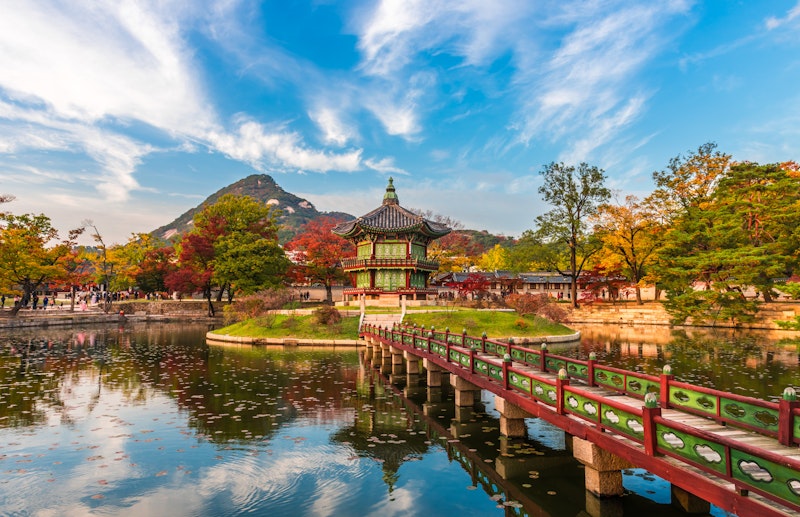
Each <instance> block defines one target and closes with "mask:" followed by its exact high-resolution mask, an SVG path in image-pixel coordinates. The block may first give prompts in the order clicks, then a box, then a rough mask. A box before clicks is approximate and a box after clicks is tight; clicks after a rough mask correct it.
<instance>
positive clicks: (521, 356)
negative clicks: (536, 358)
mask: <svg viewBox="0 0 800 517" xmlns="http://www.w3.org/2000/svg"><path fill="white" fill-rule="evenodd" d="M511 359H512V360H514V361H520V362H522V361H524V360H525V352H524V351H522V350H520V349H519V348H512V349H511Z"/></svg>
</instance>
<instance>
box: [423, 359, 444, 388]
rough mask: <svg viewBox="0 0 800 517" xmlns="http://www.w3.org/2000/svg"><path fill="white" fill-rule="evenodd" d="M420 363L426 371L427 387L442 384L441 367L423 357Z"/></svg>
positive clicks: (435, 386)
mask: <svg viewBox="0 0 800 517" xmlns="http://www.w3.org/2000/svg"><path fill="white" fill-rule="evenodd" d="M422 363H423V366H424V367H425V370H426V371H427V372H428V387H430V388H438V387H440V386H441V385H442V368H441V367H440V366H437V365H436V364H434V363H432V362H430V361H428V360H427V359H423V361H422Z"/></svg>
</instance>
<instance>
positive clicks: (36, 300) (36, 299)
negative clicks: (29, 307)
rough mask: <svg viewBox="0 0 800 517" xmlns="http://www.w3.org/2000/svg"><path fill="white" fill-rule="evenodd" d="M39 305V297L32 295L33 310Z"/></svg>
mask: <svg viewBox="0 0 800 517" xmlns="http://www.w3.org/2000/svg"><path fill="white" fill-rule="evenodd" d="M37 305H39V295H36V294H34V295H33V310H36V306H37Z"/></svg>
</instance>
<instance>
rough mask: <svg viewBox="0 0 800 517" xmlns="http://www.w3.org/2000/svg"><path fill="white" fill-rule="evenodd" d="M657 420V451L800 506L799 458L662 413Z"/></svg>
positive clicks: (749, 488) (780, 500) (786, 502)
mask: <svg viewBox="0 0 800 517" xmlns="http://www.w3.org/2000/svg"><path fill="white" fill-rule="evenodd" d="M653 423H654V424H655V427H654V432H655V434H656V441H657V447H656V451H657V452H659V453H661V454H664V455H667V456H671V457H673V458H678V459H680V460H681V461H685V462H687V463H690V464H692V465H694V466H696V467H698V468H700V469H701V470H704V471H706V472H710V473H713V474H716V475H719V476H721V477H723V478H725V479H727V480H729V481H732V482H733V483H734V484H736V485H737V486H742V485H744V486H745V487H746V488H747V489H748V490H752V491H753V492H757V493H759V494H761V495H763V496H765V497H768V498H770V499H773V500H776V501H779V502H781V503H782V504H786V505H788V506H789V507H791V508H793V509H795V510H800V479H798V478H800V476H798V473H800V461H799V460H797V459H795V458H792V457H787V456H784V455H782V454H778V453H776V452H772V451H769V450H766V449H761V448H759V447H755V446H753V445H750V444H747V443H744V442H740V441H737V440H735V439H732V438H729V437H726V436H718V435H716V434H714V433H710V432H708V431H704V430H702V429H696V428H694V427H691V426H689V425H686V424H683V423H681V422H676V421H674V420H670V419H667V418H664V417H662V416H660V415H656V416H654V417H653ZM689 437H691V438H690V439H687V438H689ZM687 444H688V445H690V447H686V445H687ZM715 446H716V447H715ZM720 446H721V447H722V449H720ZM734 464H735V467H736V468H734ZM776 481H778V482H776Z"/></svg>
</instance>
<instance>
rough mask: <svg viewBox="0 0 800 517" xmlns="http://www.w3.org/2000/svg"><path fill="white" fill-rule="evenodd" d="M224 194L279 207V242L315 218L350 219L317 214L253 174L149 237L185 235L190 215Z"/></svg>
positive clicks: (302, 201) (271, 181)
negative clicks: (251, 198)
mask: <svg viewBox="0 0 800 517" xmlns="http://www.w3.org/2000/svg"><path fill="white" fill-rule="evenodd" d="M225 194H235V195H244V196H250V197H253V198H255V199H257V200H258V201H261V202H263V203H269V204H271V205H274V206H275V207H276V208H280V210H281V216H280V219H279V221H280V224H281V230H280V232H279V238H280V241H281V242H282V243H283V242H286V241H288V240H289V239H291V238H292V237H293V236H294V235H295V234H296V233H297V232H298V231H299V230H300V228H301V227H302V226H303V225H304V224H306V223H307V222H309V221H311V220H313V219H316V218H317V217H321V216H324V215H327V216H333V217H338V218H340V219H353V218H354V217H353V216H352V215H350V214H346V213H343V212H320V211H318V210H317V209H316V208H314V205H312V204H311V202H309V201H308V200H305V199H302V198H299V197H297V196H295V195H294V194H292V193H289V192H286V191H285V190H283V189H282V188H281V187H280V185H278V184H277V183H275V180H274V179H272V177H271V176H268V175H267V174H253V175H252V176H248V177H246V178H244V179H242V180H239V181H237V182H236V183H233V184H231V185H228V186H227V187H225V188H222V189H220V190H218V191H217V192H215V193H214V194H212V195H210V196H209V197H208V198H207V199H206V200H205V201H203V202H202V203H200V204H199V205H198V206H196V207H194V208H192V209H191V210H187V211H186V212H185V213H183V214H182V215H181V216H180V217H178V218H177V219H175V220H174V221H172V222H171V223H169V224H166V225H164V226H162V227H161V228H157V229H155V230H153V232H152V233H153V235H155V236H157V237H160V238H162V239H166V240H169V239H171V238H172V237H174V236H176V235H179V234H182V233H185V232H187V231H188V230H189V229H190V228H191V225H192V218H193V217H194V214H195V213H197V212H198V211H200V210H202V208H203V207H204V206H206V205H211V204H214V203H215V202H216V201H217V200H218V199H219V198H221V197H222V196H224V195H225Z"/></svg>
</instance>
